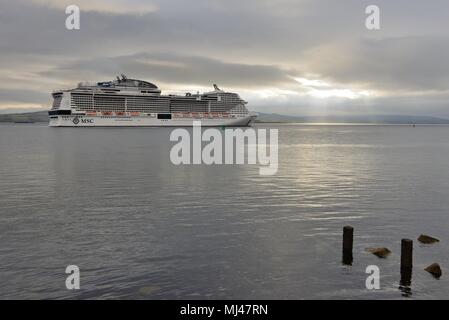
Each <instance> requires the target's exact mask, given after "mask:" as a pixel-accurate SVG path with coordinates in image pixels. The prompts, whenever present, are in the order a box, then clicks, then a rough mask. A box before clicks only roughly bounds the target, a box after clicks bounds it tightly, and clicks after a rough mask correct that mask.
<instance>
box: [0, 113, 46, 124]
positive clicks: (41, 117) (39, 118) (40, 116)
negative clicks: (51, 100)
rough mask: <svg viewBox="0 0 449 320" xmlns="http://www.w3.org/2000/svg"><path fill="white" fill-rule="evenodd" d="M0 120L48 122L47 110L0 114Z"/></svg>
mask: <svg viewBox="0 0 449 320" xmlns="http://www.w3.org/2000/svg"><path fill="white" fill-rule="evenodd" d="M0 122H48V111H37V112H27V113H11V114H0Z"/></svg>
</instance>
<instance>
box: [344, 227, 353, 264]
mask: <svg viewBox="0 0 449 320" xmlns="http://www.w3.org/2000/svg"><path fill="white" fill-rule="evenodd" d="M353 243H354V228H353V227H351V226H344V227H343V263H344V264H348V265H352V260H353V257H352V245H353Z"/></svg>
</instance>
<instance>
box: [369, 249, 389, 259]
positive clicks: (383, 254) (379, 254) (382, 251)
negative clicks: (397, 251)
mask: <svg viewBox="0 0 449 320" xmlns="http://www.w3.org/2000/svg"><path fill="white" fill-rule="evenodd" d="M366 250H367V251H368V252H371V253H372V254H374V255H376V256H377V257H379V258H386V257H387V256H388V255H389V254H390V253H391V251H390V250H388V248H368V249H366Z"/></svg>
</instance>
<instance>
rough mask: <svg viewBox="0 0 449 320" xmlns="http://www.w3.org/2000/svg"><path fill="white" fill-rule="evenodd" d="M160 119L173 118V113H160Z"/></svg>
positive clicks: (158, 116)
mask: <svg viewBox="0 0 449 320" xmlns="http://www.w3.org/2000/svg"><path fill="white" fill-rule="evenodd" d="M157 118H158V119H171V113H158V114H157Z"/></svg>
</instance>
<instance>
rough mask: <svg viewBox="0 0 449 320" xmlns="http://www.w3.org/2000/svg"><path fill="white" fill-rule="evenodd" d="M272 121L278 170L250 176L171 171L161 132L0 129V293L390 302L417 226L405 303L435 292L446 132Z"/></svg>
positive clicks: (439, 284) (448, 158) (448, 261)
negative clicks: (349, 245) (376, 276)
mask: <svg viewBox="0 0 449 320" xmlns="http://www.w3.org/2000/svg"><path fill="white" fill-rule="evenodd" d="M274 127H276V128H278V129H279V162H280V163H279V170H278V173H277V175H275V176H260V175H259V167H258V166H237V165H235V166H231V165H227V166H206V165H195V166H194V165H190V166H187V165H184V166H174V165H172V164H171V162H170V160H169V152H170V147H171V146H172V144H173V143H171V142H170V141H169V134H170V131H171V129H166V128H107V129H101V128H91V129H87V128H86V129H79V128H78V129H77V128H48V127H47V126H46V125H44V124H42V125H38V124H16V125H12V124H3V125H0V298H2V299H12V298H26V299H41V298H63V299H67V298H74V299H79V298H126V299H131V298H133V299H134V298H135V299H167V298H174V299H197V298H198V299H228V298H229V299H230V298H232V299H303V298H306V299H312V298H317V299H328V298H329V299H338V298H340V299H347V298H358V299H386V298H392V299H400V298H403V296H402V292H401V291H400V290H399V289H398V286H399V279H400V275H399V259H400V256H399V254H400V239H401V238H406V237H407V238H412V239H416V238H417V236H418V235H419V234H420V233H427V234H430V235H433V236H436V237H438V238H439V239H440V240H441V242H440V243H439V244H436V245H432V246H424V245H420V244H418V243H417V242H416V241H415V256H414V259H415V260H414V269H413V278H412V287H411V291H412V295H411V298H416V299H423V298H447V297H448V296H449V280H448V279H449V278H448V276H447V270H449V254H448V253H449V252H448V251H449V246H448V243H449V233H448V229H449V126H417V127H416V128H412V127H410V126H335V125H334V126H299V125H298V126H296V125H291V126H289V125H282V126H274ZM346 224H350V225H353V226H354V227H355V247H354V264H353V266H352V267H345V266H342V264H341V229H342V227H343V226H344V225H346ZM372 246H386V247H388V248H390V249H391V250H392V254H391V255H390V256H389V257H388V259H378V258H377V257H375V256H373V255H371V254H369V253H366V252H365V248H367V247H372ZM433 262H438V263H440V265H442V268H443V276H442V278H441V279H440V280H435V279H433V278H432V277H431V276H430V275H429V274H427V273H426V272H425V271H423V268H425V267H426V266H427V265H429V264H431V263H433ZM69 264H75V265H78V266H79V267H80V269H81V290H79V291H76V292H74V291H68V290H67V289H65V278H66V274H65V268H66V266H67V265H69ZM371 264H375V265H378V266H379V268H380V270H381V289H380V290H377V291H369V290H367V289H365V279H366V276H367V274H365V268H366V267H367V266H368V265H371Z"/></svg>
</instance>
